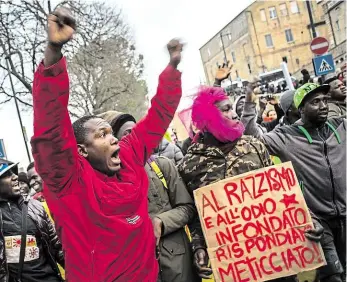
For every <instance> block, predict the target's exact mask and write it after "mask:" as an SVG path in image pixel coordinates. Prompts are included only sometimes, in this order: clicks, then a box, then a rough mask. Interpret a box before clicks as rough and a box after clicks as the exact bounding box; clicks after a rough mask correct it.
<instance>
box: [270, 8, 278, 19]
mask: <svg viewBox="0 0 347 282" xmlns="http://www.w3.org/2000/svg"><path fill="white" fill-rule="evenodd" d="M269 14H270V19H272V20H273V19H276V18H277V12H276V8H275V7H270V8H269Z"/></svg>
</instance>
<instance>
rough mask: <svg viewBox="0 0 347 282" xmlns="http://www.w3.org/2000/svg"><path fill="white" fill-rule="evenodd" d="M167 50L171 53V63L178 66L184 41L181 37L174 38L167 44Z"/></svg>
mask: <svg viewBox="0 0 347 282" xmlns="http://www.w3.org/2000/svg"><path fill="white" fill-rule="evenodd" d="M167 50H168V51H169V54H170V65H171V66H173V67H174V68H177V66H178V65H179V63H180V62H181V58H182V54H181V53H182V50H183V43H182V42H181V41H180V40H179V39H172V40H171V41H170V42H169V43H168V44H167Z"/></svg>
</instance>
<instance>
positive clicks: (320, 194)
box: [242, 102, 346, 218]
mask: <svg viewBox="0 0 347 282" xmlns="http://www.w3.org/2000/svg"><path fill="white" fill-rule="evenodd" d="M242 121H243V123H244V125H245V127H246V132H245V134H249V135H253V136H255V137H258V138H260V139H261V140H262V141H263V142H264V144H265V146H266V147H267V149H268V151H269V153H270V154H271V155H273V156H277V157H279V158H280V159H281V161H282V162H287V161H291V162H292V164H293V166H294V169H295V172H296V175H297V177H298V180H299V181H300V183H301V184H302V188H303V193H304V197H305V200H306V203H307V206H308V207H309V208H310V209H311V211H312V212H313V213H314V214H316V215H317V216H321V217H324V218H333V217H338V216H346V119H344V118H331V119H329V120H328V122H327V123H326V124H324V125H323V126H322V127H321V128H306V131H307V134H305V133H304V132H303V130H302V129H300V128H303V123H302V121H301V120H299V121H297V122H296V123H295V124H293V125H290V126H282V127H278V128H276V129H275V130H273V131H271V132H270V133H266V134H264V133H262V132H261V131H260V130H259V129H258V128H257V126H256V112H255V104H254V103H249V102H246V103H245V108H244V113H243V119H242ZM334 131H335V132H334Z"/></svg>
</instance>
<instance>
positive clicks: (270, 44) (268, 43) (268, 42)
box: [265, 34, 274, 47]
mask: <svg viewBox="0 0 347 282" xmlns="http://www.w3.org/2000/svg"><path fill="white" fill-rule="evenodd" d="M265 41H266V47H273V46H274V44H273V42H272V37H271V34H267V35H265Z"/></svg>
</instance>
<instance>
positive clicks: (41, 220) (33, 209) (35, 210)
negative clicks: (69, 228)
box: [0, 197, 65, 282]
mask: <svg viewBox="0 0 347 282" xmlns="http://www.w3.org/2000/svg"><path fill="white" fill-rule="evenodd" d="M26 201H27V200H26ZM24 204H25V203H24V198H23V197H20V198H19V199H18V206H19V207H20V208H22V207H23V205H24ZM27 205H28V215H29V217H30V218H31V219H32V220H33V221H34V222H35V225H36V227H37V229H38V230H39V232H40V235H41V239H42V244H43V249H44V251H45V252H46V255H47V258H48V261H49V263H50V264H51V266H52V268H53V270H54V271H55V272H56V273H57V275H58V276H59V277H61V275H60V272H59V269H58V266H57V263H59V264H60V265H61V266H63V267H64V266H65V260H64V254H63V250H62V245H61V243H60V241H59V239H58V236H57V233H56V231H55V228H54V225H53V224H52V222H51V220H50V219H49V217H48V215H47V213H46V211H45V210H44V208H43V206H42V204H41V203H40V202H38V201H36V200H34V199H29V201H28V202H27ZM2 212H3V211H2V210H0V282H8V281H9V277H8V269H7V261H6V253H5V243H4V242H5V240H4V234H3V222H2ZM61 280H62V281H63V279H61Z"/></svg>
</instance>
